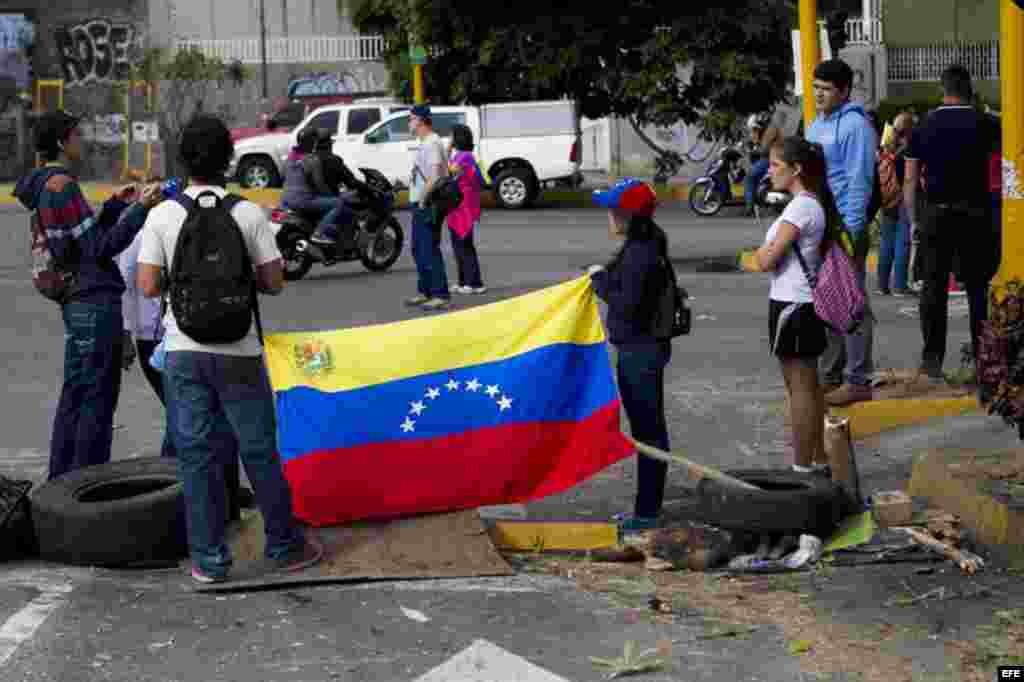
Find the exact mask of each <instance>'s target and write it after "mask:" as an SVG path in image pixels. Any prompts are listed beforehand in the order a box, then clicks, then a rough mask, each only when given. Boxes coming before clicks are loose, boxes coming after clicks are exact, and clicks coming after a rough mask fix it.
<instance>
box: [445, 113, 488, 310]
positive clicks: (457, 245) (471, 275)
mask: <svg viewBox="0 0 1024 682" xmlns="http://www.w3.org/2000/svg"><path fill="white" fill-rule="evenodd" d="M451 146H452V148H451V150H450V160H449V169H450V170H451V172H452V174H453V175H456V176H457V177H458V178H459V189H460V190H462V196H463V199H462V203H461V204H459V207H458V208H456V209H455V210H454V211H452V212H451V213H449V214H448V229H449V230H451V234H452V249H453V250H454V251H455V263H456V265H457V266H458V270H459V284H458V286H456V287H454V288H453V291H454V292H455V293H457V294H482V293H484V292H486V291H487V287H485V286H484V283H483V280H482V279H481V277H480V259H479V258H477V255H476V246H475V245H474V244H473V230H474V228H475V227H476V225H477V224H479V222H480V188H481V187H482V186H483V178H482V177H481V175H480V167H479V166H478V165H477V163H476V159H474V158H473V131H471V130H470V129H469V128H468V127H467V126H464V125H455V126H452V145H451Z"/></svg>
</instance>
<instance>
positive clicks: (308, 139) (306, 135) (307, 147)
mask: <svg viewBox="0 0 1024 682" xmlns="http://www.w3.org/2000/svg"><path fill="white" fill-rule="evenodd" d="M318 133H319V129H317V128H311V127H308V126H307V127H306V128H303V129H302V132H301V133H299V135H298V137H296V138H295V143H296V146H297V147H298V148H299V149H301V150H303V151H307V152H309V151H312V150H313V146H314V145H315V144H316V141H317V137H318Z"/></svg>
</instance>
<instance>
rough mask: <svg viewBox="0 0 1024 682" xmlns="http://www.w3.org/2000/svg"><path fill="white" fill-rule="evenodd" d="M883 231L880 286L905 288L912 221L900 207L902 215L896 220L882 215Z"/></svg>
mask: <svg viewBox="0 0 1024 682" xmlns="http://www.w3.org/2000/svg"><path fill="white" fill-rule="evenodd" d="M881 232H882V241H881V245H880V246H879V249H878V288H879V289H881V290H882V291H891V290H897V291H900V290H905V289H906V288H907V268H908V266H909V265H910V223H908V222H907V221H906V220H904V214H903V209H900V217H899V218H898V219H896V220H893V219H890V218H886V217H885V216H884V215H883V216H882V226H881ZM890 275H891V276H892V277H891V279H890ZM890 285H891V286H890Z"/></svg>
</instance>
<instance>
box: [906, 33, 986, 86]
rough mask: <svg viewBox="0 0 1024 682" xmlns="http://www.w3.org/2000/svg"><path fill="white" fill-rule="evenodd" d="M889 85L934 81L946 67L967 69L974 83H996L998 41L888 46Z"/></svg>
mask: <svg viewBox="0 0 1024 682" xmlns="http://www.w3.org/2000/svg"><path fill="white" fill-rule="evenodd" d="M886 52H887V58H888V64H889V82H890V83H916V82H921V81H932V82H934V81H938V80H939V77H940V76H941V75H942V72H943V70H944V69H945V68H946V67H947V66H949V65H950V64H961V65H963V66H964V67H966V68H967V70H968V71H969V72H970V74H971V78H972V79H974V80H999V41H998V40H991V41H987V42H982V43H944V44H936V45H921V46H918V47H889V48H888V49H887V50H886Z"/></svg>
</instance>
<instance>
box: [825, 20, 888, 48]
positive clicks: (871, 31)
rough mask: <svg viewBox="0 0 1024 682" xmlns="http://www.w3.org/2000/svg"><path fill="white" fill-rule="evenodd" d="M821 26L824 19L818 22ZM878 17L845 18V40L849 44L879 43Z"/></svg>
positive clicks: (879, 21)
mask: <svg viewBox="0 0 1024 682" xmlns="http://www.w3.org/2000/svg"><path fill="white" fill-rule="evenodd" d="M818 23H820V24H821V25H822V26H824V25H825V22H824V21H821V22H818ZM883 37H884V36H883V34H882V22H881V20H880V19H868V20H867V21H865V20H863V19H847V21H846V42H847V43H849V44H850V45H881V44H882V42H884V41H883Z"/></svg>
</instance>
